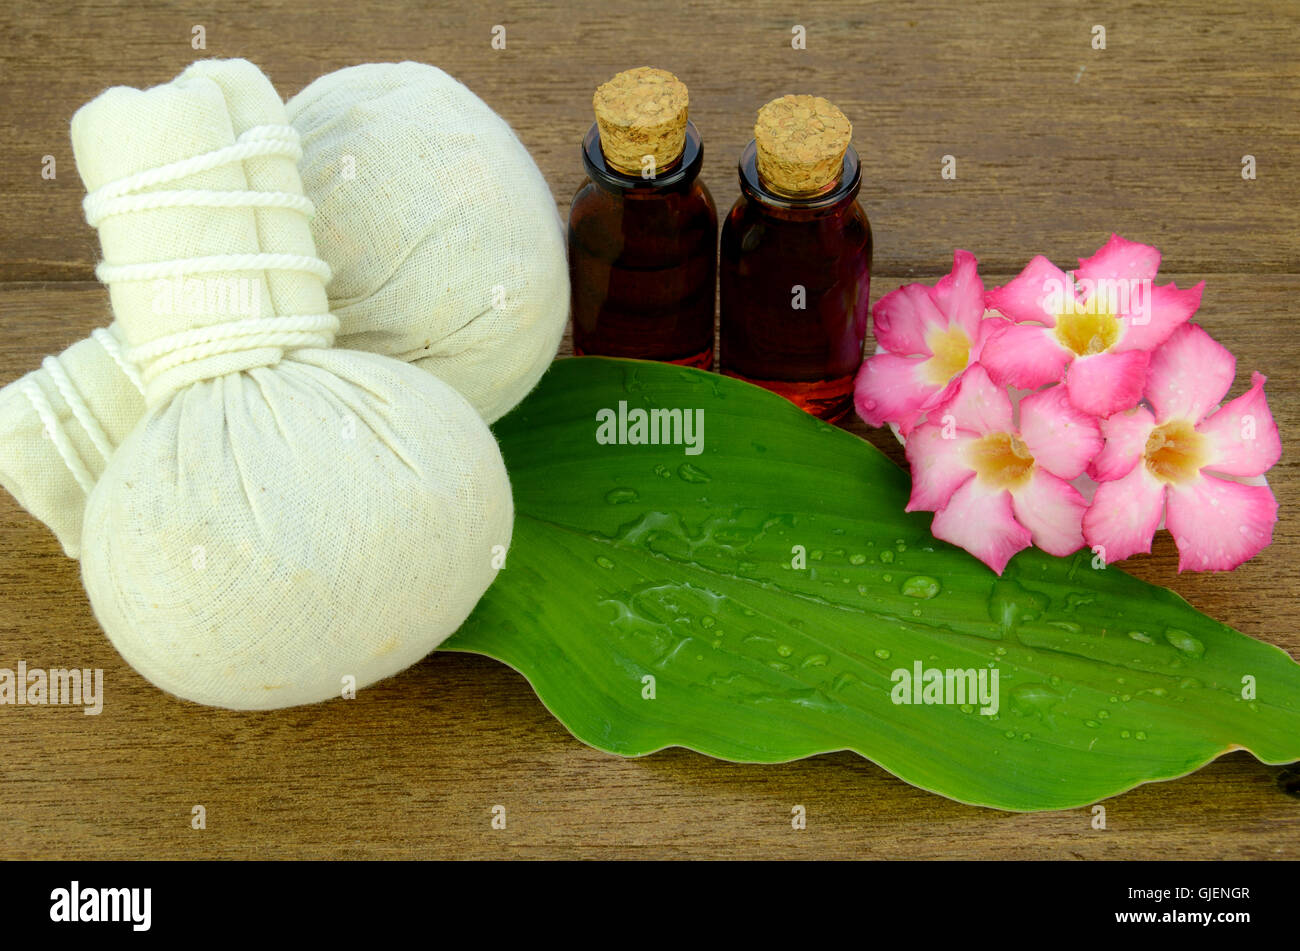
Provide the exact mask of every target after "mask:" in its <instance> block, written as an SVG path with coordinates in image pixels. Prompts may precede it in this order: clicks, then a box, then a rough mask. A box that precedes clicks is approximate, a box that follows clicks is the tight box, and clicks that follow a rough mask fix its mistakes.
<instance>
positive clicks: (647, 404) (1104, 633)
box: [446, 357, 1300, 810]
mask: <svg viewBox="0 0 1300 951" xmlns="http://www.w3.org/2000/svg"><path fill="white" fill-rule="evenodd" d="M619 401H626V402H627V404H628V408H629V409H635V408H638V407H640V408H644V409H653V408H658V409H672V408H681V409H687V410H695V409H702V410H703V416H704V422H705V426H704V439H703V447H704V448H703V452H702V453H701V454H699V455H688V454H687V453H686V451H685V450H686V447H684V446H682V445H602V444H600V443H598V442H597V439H596V429H597V422H596V420H597V412H598V411H599V410H601V409H613V410H617V409H618V404H619ZM496 431H497V435H498V437H499V439H500V441H501V446H502V450H503V452H504V454H505V459H506V465H507V467H508V468H509V471H510V476H511V481H512V484H513V487H514V492H515V506H516V510H517V519H516V525H515V535H514V543H513V546H512V548H511V551H510V554H509V561H508V563H507V565H506V566H505V570H504V571H503V572H502V573H501V575H500V576H499V578H498V579H497V582H496V583H495V584H494V585H493V587H492V588H491V589H490V590H489V591H488V593H487V595H486V597H484V599H483V600H482V602H481V603H480V604H479V606H478V608H477V609H476V611H475V612H474V614H473V615H472V617H471V618H470V619H469V621H467V622H466V624H465V626H464V627H463V628H462V629H461V631H460V632H459V633H458V634H457V635H456V636H455V637H454V638H453V639H452V640H451V641H449V642H448V643H447V645H446V646H447V648H449V649H453V650H461V651H474V652H477V653H481V654H486V655H488V656H490V657H494V658H496V659H498V660H500V661H502V662H504V663H506V664H508V665H510V666H511V667H513V668H515V669H516V670H518V671H519V672H521V673H522V674H523V675H524V676H525V677H527V678H528V680H529V682H530V683H531V684H532V686H533V688H534V690H536V691H537V694H538V696H539V697H540V698H541V699H542V702H543V703H545V704H546V706H547V707H548V708H549V709H550V710H551V712H552V713H554V714H555V715H556V716H557V717H558V718H559V719H560V720H561V721H562V722H563V723H564V724H565V726H566V727H568V729H569V730H570V731H571V732H572V733H573V734H574V735H575V736H576V737H578V738H579V739H580V740H582V741H583V742H586V743H588V744H590V745H592V746H594V747H597V748H598V749H602V750H606V751H608V752H611V753H618V754H622V755H627V756H638V755H642V754H646V753H651V752H654V751H655V750H659V749H662V748H664V747H668V746H682V747H687V748H689V749H693V750H697V751H699V752H701V753H706V754H708V755H710V756H716V757H720V758H723V759H728V760H737V761H743V762H765V763H766V762H782V761H786V760H791V759H796V758H800V757H805V756H812V755H814V754H817V753H823V752H829V751H833V750H843V749H848V750H854V751H856V752H858V753H860V754H861V755H862V756H865V757H867V758H869V759H871V760H873V761H874V762H876V763H878V764H880V765H881V766H882V767H884V768H885V769H887V770H889V771H890V772H892V773H894V774H895V775H896V776H898V777H899V778H901V779H903V780H906V781H907V782H909V783H912V784H914V785H916V786H920V787H922V788H924V789H929V790H932V791H934V792H937V793H940V794H942V795H944V796H949V797H951V798H953V799H957V800H960V801H962V802H967V803H975V804H979V805H984V806H994V807H998V808H1002V809H1011V810H1038V809H1063V808H1070V807H1077V806H1081V805H1086V804H1088V803H1091V802H1095V801H1096V800H1098V799H1101V798H1104V797H1106V796H1111V795H1114V794H1116V793H1119V792H1122V791H1123V790H1126V789H1129V788H1130V787H1132V786H1134V785H1137V784H1138V783H1142V782H1147V781H1151V780H1160V779H1169V778H1172V777H1176V776H1182V775H1184V774H1186V773H1188V772H1190V771H1192V770H1195V769H1197V768H1198V767H1200V766H1202V765H1204V764H1205V763H1206V762H1208V761H1209V760H1211V759H1213V758H1214V757H1216V756H1219V755H1221V754H1223V753H1225V752H1228V751H1229V750H1233V749H1237V748H1242V747H1244V748H1246V749H1249V750H1251V751H1253V752H1254V754H1255V755H1256V756H1257V757H1259V758H1260V759H1262V760H1264V761H1266V762H1270V763H1283V762H1289V761H1291V760H1295V759H1300V665H1297V664H1296V663H1295V662H1294V661H1292V660H1291V659H1290V658H1289V657H1288V656H1287V655H1286V654H1285V653H1284V652H1283V651H1281V650H1279V649H1278V648H1276V647H1271V646H1269V645H1267V644H1263V643H1260V642H1258V641H1255V640H1252V639H1250V638H1248V637H1245V636H1244V635H1242V634H1239V633H1237V632H1236V631H1233V630H1232V629H1231V628H1228V627H1225V626H1224V625H1222V624H1220V623H1218V622H1216V621H1214V620H1211V619H1210V618H1208V617H1206V616H1205V615H1203V614H1200V613H1198V612H1197V611H1195V610H1194V609H1193V608H1192V607H1191V606H1190V605H1188V604H1187V602H1185V601H1184V600H1183V599H1181V598H1180V597H1178V595H1176V594H1174V593H1173V592H1171V591H1168V590H1166V589H1164V588H1159V587H1155V586H1152V585H1148V584H1145V583H1144V582H1141V581H1138V580H1137V579H1135V578H1133V577H1131V576H1129V575H1126V574H1124V573H1123V572H1122V571H1120V570H1118V569H1116V568H1113V567H1108V568H1100V569H1098V568H1094V567H1093V566H1092V563H1091V556H1090V555H1089V554H1088V553H1087V552H1081V553H1079V554H1077V555H1075V556H1073V557H1070V558H1055V557H1052V556H1049V555H1046V554H1043V553H1042V552H1039V551H1036V550H1032V549H1031V550H1027V551H1025V552H1022V553H1021V554H1019V555H1018V556H1016V558H1014V559H1013V560H1012V562H1011V563H1010V565H1009V566H1008V567H1007V570H1006V572H1005V574H1004V575H1003V576H1002V577H1001V578H999V577H998V576H997V575H996V574H994V573H993V572H992V571H991V570H989V568H987V567H986V566H985V565H983V564H982V563H981V562H979V561H977V560H976V559H975V558H973V557H971V556H970V555H968V554H966V553H965V552H963V551H961V550H960V549H957V548H954V547H952V546H949V545H947V544H945V543H943V542H939V541H937V540H936V539H935V538H934V537H933V536H932V535H931V534H930V530H929V524H930V516H929V515H928V514H925V513H916V514H910V515H909V514H906V513H905V512H904V511H903V506H904V504H905V503H906V501H907V496H908V491H909V483H908V477H907V474H906V473H904V472H903V471H901V470H900V469H899V468H898V467H897V466H895V465H894V464H893V463H891V462H890V461H889V460H888V459H886V458H885V457H884V456H883V455H881V454H880V453H879V452H878V451H877V450H876V449H875V448H874V447H872V446H871V445H870V444H868V443H866V442H864V441H862V440H861V439H858V438H857V437H855V436H853V435H851V434H849V433H846V432H843V431H841V430H839V429H836V428H835V427H833V426H829V425H827V424H825V423H821V422H819V421H817V420H815V419H813V418H812V417H810V416H808V415H806V414H804V413H803V412H801V411H800V410H798V409H796V408H794V407H793V406H791V405H790V404H789V403H787V402H785V401H784V400H782V399H781V398H779V397H776V396H773V395H771V394H769V393H767V392H766V391H764V390H761V389H759V388H757V387H754V386H750V385H748V384H745V383H740V382H737V381H733V380H730V379H726V378H723V377H719V376H717V375H714V374H708V373H702V372H699V371H695V370H688V369H683V368H680V367H674V366H667V365H662V364H654V363H643V362H639V361H628V360H609V359H603V358H596V357H585V358H575V359H571V360H561V361H559V362H557V363H556V364H555V365H554V367H553V368H552V369H551V370H550V372H549V373H548V374H547V376H546V377H545V379H544V380H543V381H542V383H541V385H540V386H539V387H538V388H537V390H536V391H534V393H533V394H532V395H531V396H530V397H529V398H528V399H527V400H526V401H525V402H524V403H523V404H522V405H521V406H519V408H518V409H517V410H515V412H513V413H512V414H511V415H510V416H508V417H507V418H505V419H504V420H502V421H501V422H499V423H498V424H497V427H496ZM796 546H802V549H803V550H804V551H805V552H806V559H807V560H806V567H802V568H800V567H795V566H794V564H795V562H796V559H797V553H798V548H796ZM917 663H919V664H921V665H922V668H923V669H924V668H937V669H939V670H946V669H953V670H966V669H969V670H972V671H976V672H978V671H979V670H980V669H984V670H986V671H988V672H989V674H990V675H991V673H992V671H994V670H996V671H997V672H998V677H999V691H998V704H999V709H998V710H997V713H996V714H993V715H985V714H982V713H981V712H980V704H979V702H978V700H976V701H975V702H974V703H970V702H968V703H967V704H966V705H965V706H963V705H960V704H958V703H952V704H948V703H937V704H925V703H921V704H901V703H895V702H893V698H892V696H891V694H892V692H893V690H894V688H895V681H894V680H893V679H892V678H893V675H894V672H895V671H896V670H907V671H914V669H915V667H914V665H915V664H917ZM648 676H649V677H653V686H654V690H653V699H647V696H648V693H649V691H648V688H647V686H646V684H647V680H646V678H647V677H648ZM986 676H987V675H986ZM1243 678H1253V681H1252V680H1243ZM1250 683H1253V684H1254V690H1255V691H1256V693H1255V694H1253V696H1254V697H1256V699H1247V698H1244V697H1243V691H1244V690H1246V686H1245V685H1248V684H1250ZM955 686H956V684H955V682H954V687H955ZM1247 693H1249V692H1248V691H1247ZM945 699H946V698H945ZM951 699H953V700H956V699H957V697H956V696H953V697H952V698H951ZM989 706H990V707H991V706H992V704H989Z"/></svg>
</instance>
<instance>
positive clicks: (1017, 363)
mask: <svg viewBox="0 0 1300 951" xmlns="http://www.w3.org/2000/svg"><path fill="white" fill-rule="evenodd" d="M1073 359H1074V353H1073V352H1072V351H1070V350H1068V349H1067V348H1065V347H1063V346H1061V344H1060V342H1059V341H1058V340H1057V339H1056V334H1055V333H1054V332H1053V330H1052V328H1050V327H1042V326H1039V325H1038V324H1013V323H1003V324H995V325H994V326H993V327H991V328H990V329H989V330H988V331H987V334H986V336H985V338H984V342H983V345H982V346H981V348H980V356H979V362H980V363H982V364H983V365H984V366H985V367H986V368H987V369H988V371H989V376H990V377H992V378H993V381H994V382H995V383H997V384H998V385H999V386H1014V387H1016V388H1017V389H1021V390H1036V389H1038V388H1039V387H1040V386H1044V385H1045V384H1048V383H1056V382H1057V381H1059V380H1061V379H1063V378H1064V377H1065V373H1066V368H1067V367H1068V366H1069V365H1070V361H1071V360H1073Z"/></svg>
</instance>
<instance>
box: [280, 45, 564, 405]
mask: <svg viewBox="0 0 1300 951" xmlns="http://www.w3.org/2000/svg"><path fill="white" fill-rule="evenodd" d="M286 108H287V110H288V113H289V119H290V121H291V122H292V123H293V126H294V128H295V129H297V130H298V132H299V133H300V134H301V135H302V151H303V155H302V162H301V163H300V170H301V172H302V181H303V187H304V188H305V189H306V191H307V194H309V195H310V196H311V198H312V201H313V202H315V204H316V216H315V218H314V219H313V221H312V234H313V236H314V237H315V239H316V249H317V251H318V252H319V254H320V256H321V257H323V258H324V259H325V260H326V261H329V262H330V265H331V267H333V269H334V278H333V280H332V281H330V284H329V295H330V306H331V308H332V310H333V311H334V313H335V314H337V315H338V318H339V321H340V332H339V341H338V343H339V346H345V347H352V348H355V349H357V350H369V351H372V352H374V353H385V354H388V355H389V356H393V357H397V358H398V359H400V360H405V361H408V362H413V363H415V364H416V365H417V366H420V367H423V368H424V369H426V370H428V371H429V372H430V373H434V374H436V375H437V376H438V377H439V378H441V379H443V380H445V381H446V382H448V383H450V384H451V385H452V386H454V387H455V388H456V389H457V390H459V391H460V392H461V393H464V394H465V396H466V398H467V399H468V400H469V401H470V402H471V403H473V404H474V406H475V407H476V408H477V409H478V411H479V412H480V413H482V414H483V418H484V419H486V420H487V421H488V422H489V423H491V422H495V421H496V420H497V419H498V418H499V417H501V416H503V415H505V413H507V412H508V411H509V410H510V409H511V408H512V407H514V405H515V404H516V403H518V402H519V401H520V400H521V399H523V398H524V396H525V395H527V393H528V391H529V390H531V389H532V388H533V386H534V385H535V384H536V383H537V381H538V380H539V379H540V378H541V376H542V374H543V373H544V372H545V371H546V368H547V367H548V366H549V365H550V363H551V361H552V360H553V359H554V358H555V351H556V349H557V348H558V346H559V344H560V338H561V336H562V335H563V334H564V327H565V324H566V322H567V321H568V317H569V276H568V271H567V269H566V264H565V251H564V230H563V226H562V225H561V222H560V218H559V214H558V212H557V210H556V207H555V201H554V199H553V198H552V197H551V193H550V190H549V189H548V188H547V186H546V180H545V179H544V178H543V177H542V173H541V172H540V171H539V170H538V168H537V165H536V164H535V163H534V162H533V159H532V156H530V155H529V154H528V150H527V149H525V148H524V146H523V144H522V143H521V142H520V141H519V139H518V138H517V137H516V136H515V134H514V132H513V131H512V130H511V129H510V126H509V125H508V124H507V123H506V121H505V120H504V119H502V118H501V117H500V116H499V115H497V114H496V113H495V112H493V111H492V109H491V108H489V107H488V105H487V104H486V103H485V102H483V100H482V99H480V98H479V97H478V96H476V95H474V93H472V92H471V91H470V90H469V89H468V88H467V87H466V86H464V85H463V84H462V83H460V82H458V81H457V80H455V79H453V78H452V77H451V76H448V75H447V74H446V73H444V72H443V71H442V70H440V69H438V68H437V67H434V66H429V65H426V64H424V63H410V62H407V63H367V64H366V65H364V66H352V67H349V68H347V69H340V70H337V71H336V72H333V73H328V74H326V75H325V76H322V77H321V78H320V79H317V80H316V81H315V82H313V83H312V84H311V85H309V86H308V87H307V88H306V89H304V90H303V91H302V92H300V93H299V94H298V95H296V96H294V97H293V98H292V99H290V100H289V102H288V104H287V105H286Z"/></svg>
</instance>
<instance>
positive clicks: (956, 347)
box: [922, 326, 970, 386]
mask: <svg viewBox="0 0 1300 951" xmlns="http://www.w3.org/2000/svg"><path fill="white" fill-rule="evenodd" d="M925 342H926V344H927V345H928V346H929V347H930V353H932V354H934V355H933V356H932V357H930V359H928V360H926V361H925V363H924V365H923V366H922V372H923V373H924V374H925V379H926V382H928V383H933V384H934V385H935V386H943V385H944V384H945V383H947V382H948V381H949V380H951V379H952V378H953V377H955V376H956V375H957V374H958V373H960V372H961V371H962V370H964V369H966V364H968V363H970V337H968V336H966V331H964V330H962V329H961V328H960V327H951V326H950V327H949V328H948V329H947V330H940V329H938V328H936V329H934V330H931V331H930V332H929V333H928V334H926V335H925Z"/></svg>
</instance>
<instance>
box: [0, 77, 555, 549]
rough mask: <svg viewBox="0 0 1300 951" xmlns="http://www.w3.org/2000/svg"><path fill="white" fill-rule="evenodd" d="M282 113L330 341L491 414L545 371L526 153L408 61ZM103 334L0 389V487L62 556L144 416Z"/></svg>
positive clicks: (545, 262)
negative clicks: (296, 141)
mask: <svg viewBox="0 0 1300 951" xmlns="http://www.w3.org/2000/svg"><path fill="white" fill-rule="evenodd" d="M211 68H213V67H211V66H208V65H205V63H202V62H201V63H197V64H195V65H194V66H193V67H191V70H192V75H199V74H201V73H202V72H203V71H204V70H207V69H211ZM286 109H287V114H288V117H289V118H290V120H291V122H292V125H293V126H294V127H295V128H296V129H297V130H298V132H299V134H300V141H301V148H302V158H301V160H300V162H299V168H300V172H301V180H302V186H303V189H302V191H303V194H304V195H305V196H306V197H307V198H308V199H310V200H311V201H312V202H313V204H314V206H315V215H314V217H312V219H311V222H310V226H311V232H312V237H313V239H314V241H315V246H316V252H317V254H318V255H319V256H320V257H321V258H323V259H324V260H325V261H326V262H328V263H329V264H330V265H331V267H332V271H333V277H332V280H331V281H330V282H329V284H328V285H327V288H326V291H327V293H328V295H329V310H330V312H332V313H333V314H334V315H335V316H336V317H337V318H338V319H339V330H338V332H337V334H336V335H335V345H336V346H338V347H344V348H349V349H357V350H369V351H373V352H376V353H382V354H385V355H388V356H392V357H396V358H398V359H401V360H404V361H408V362H411V363H413V364H414V365H416V366H419V367H421V368H422V369H425V370H427V371H429V372H430V373H433V374H434V375H435V376H438V377H439V378H440V379H442V380H443V381H444V382H447V383H450V384H451V385H452V386H453V387H454V388H455V389H457V390H458V391H460V392H461V394H462V395H464V396H465V397H466V398H468V399H469V401H470V402H471V404H473V405H474V407H475V409H477V410H478V412H479V413H480V415H482V416H483V417H484V419H486V420H487V421H488V422H494V421H495V420H496V419H498V418H499V417H500V416H502V415H503V414H504V413H506V412H507V411H508V410H509V409H511V408H512V407H513V406H515V405H516V404H517V403H518V402H519V401H520V400H521V399H522V398H523V397H524V396H525V395H526V394H527V392H528V391H529V390H530V389H531V388H532V387H533V386H534V385H535V384H536V382H537V380H538V379H539V378H540V377H541V374H542V373H543V372H544V371H545V369H546V367H547V366H549V364H550V362H551V360H552V359H553V358H554V356H555V351H556V349H557V347H558V346H559V340H560V337H561V335H562V333H563V331H564V326H565V322H566V321H567V319H568V309H569V282H568V274H567V270H566V264H565V257H564V244H563V240H562V239H563V231H562V225H561V223H560V220H559V217H558V215H557V213H556V209H555V203H554V200H553V198H552V196H551V193H550V191H549V189H548V188H547V186H546V182H545V180H544V179H543V178H542V175H541V173H540V171H538V169H537V166H536V164H535V163H534V162H533V160H532V158H531V156H529V154H528V152H527V150H526V149H525V148H524V147H523V145H522V144H521V143H520V142H519V140H518V138H516V136H515V134H514V133H513V131H511V129H510V127H509V125H508V124H507V123H506V122H505V121H504V120H503V119H502V118H501V117H500V116H498V115H497V114H496V113H495V112H493V111H492V110H491V109H490V108H489V107H488V106H487V105H486V104H485V103H484V102H483V101H482V100H481V99H479V98H478V97H477V96H476V95H474V93H473V92H471V91H470V90H469V89H468V88H466V87H465V86H464V85H463V84H461V83H460V82H458V81H457V80H455V79H453V78H452V77H451V76H449V75H447V74H446V73H445V72H443V71H442V70H440V69H437V68H436V67H433V66H427V65H424V64H421V63H409V62H408V63H394V64H389V63H380V64H369V65H365V66H356V67H351V68H348V69H342V70H339V71H337V72H334V73H329V74H327V75H325V76H323V77H321V78H320V79H318V80H316V81H315V82H313V83H312V84H311V85H309V86H308V87H307V88H306V89H304V90H303V91H302V92H301V93H300V94H299V95H298V96H296V97H294V99H293V100H292V101H291V102H290V103H289V104H288V106H287V107H286ZM242 118H248V121H255V120H256V116H249V117H239V116H232V131H233V132H234V133H235V134H236V135H239V134H241V133H243V132H246V131H247V130H248V129H249V128H252V126H250V125H249V124H248V122H245V121H242ZM264 164H265V163H254V167H255V168H258V167H261V166H262V165H264ZM269 167H271V168H275V167H276V166H274V165H273V164H272V165H271V166H269ZM154 296H155V297H157V293H156V289H155V291H154ZM110 331H111V333H110ZM120 337H121V332H120V329H119V328H118V327H116V326H114V327H110V328H108V331H105V330H102V329H101V330H99V331H97V332H96V335H95V336H93V337H91V338H88V339H87V340H84V341H81V342H79V343H77V344H74V345H73V346H72V347H70V348H69V349H68V350H66V351H64V353H63V354H61V355H60V356H59V357H51V358H47V359H46V362H45V364H44V365H43V366H42V367H41V368H40V369H37V370H34V371H32V372H31V373H29V374H27V376H25V377H23V378H21V379H19V380H18V381H16V382H14V383H11V384H10V385H9V386H7V387H5V388H4V389H3V390H0V484H3V485H4V487H5V488H6V489H8V490H9V492H10V493H12V494H13V495H14V496H15V498H17V499H18V501H19V503H20V504H21V505H22V506H23V507H24V508H26V509H27V510H28V511H29V512H31V513H32V514H33V515H35V516H36V517H37V518H38V519H40V520H41V521H42V522H44V523H45V524H46V525H48V526H49V527H50V529H51V530H52V531H53V532H54V534H55V536H56V537H57V538H58V540H59V542H60V543H61V544H62V546H63V549H64V551H65V552H66V553H67V554H68V556H69V557H72V558H77V557H80V552H81V525H82V518H83V514H84V511H85V500H86V496H87V494H88V493H89V491H90V489H91V488H92V487H93V485H94V483H95V482H96V481H98V479H99V476H100V474H101V473H102V472H103V470H104V466H105V465H106V464H107V460H108V457H109V456H110V455H111V450H112V448H113V447H116V446H117V445H118V443H120V442H121V441H122V439H124V438H125V437H126V434H127V433H128V432H130V430H131V428H132V426H133V425H134V423H135V421H136V420H137V419H139V418H140V416H142V415H143V414H144V392H143V388H142V387H140V386H137V384H136V383H133V382H132V379H131V374H130V373H129V371H130V369H131V368H130V367H129V365H124V363H123V359H122V353H121V349H120V347H118V346H115V343H117V342H119V338H120ZM51 361H57V364H56V366H54V367H51V366H50V362H51ZM51 421H53V422H54V423H55V424H56V425H53V426H52V425H51ZM101 431H102V434H103V436H102V438H101V437H100V432H101ZM106 446H107V447H108V452H105V451H103V449H104V447H106Z"/></svg>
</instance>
